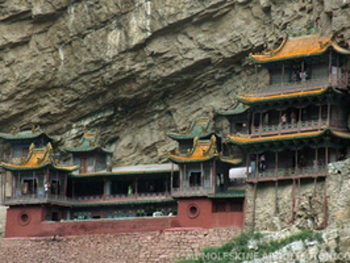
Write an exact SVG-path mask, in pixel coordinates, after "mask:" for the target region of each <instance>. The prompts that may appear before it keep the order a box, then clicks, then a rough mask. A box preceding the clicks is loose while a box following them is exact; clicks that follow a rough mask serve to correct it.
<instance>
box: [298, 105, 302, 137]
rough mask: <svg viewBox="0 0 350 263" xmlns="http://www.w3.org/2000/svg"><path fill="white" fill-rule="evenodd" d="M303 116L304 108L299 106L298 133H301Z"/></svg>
mask: <svg viewBox="0 0 350 263" xmlns="http://www.w3.org/2000/svg"><path fill="white" fill-rule="evenodd" d="M301 117H302V108H301V107H300V108H299V122H298V123H299V125H298V126H299V127H298V133H300V129H301Z"/></svg>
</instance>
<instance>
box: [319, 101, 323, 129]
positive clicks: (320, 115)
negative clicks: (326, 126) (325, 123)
mask: <svg viewBox="0 0 350 263" xmlns="http://www.w3.org/2000/svg"><path fill="white" fill-rule="evenodd" d="M321 121H322V105H320V107H319V110H318V130H321Z"/></svg>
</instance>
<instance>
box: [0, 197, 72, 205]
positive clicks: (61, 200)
mask: <svg viewBox="0 0 350 263" xmlns="http://www.w3.org/2000/svg"><path fill="white" fill-rule="evenodd" d="M73 201H74V200H73V199H72V198H69V197H66V196H61V195H50V196H38V195H21V196H11V197H6V199H5V201H4V203H3V204H4V205H31V204H47V203H50V204H52V203H54V204H58V205H71V204H72V202H73Z"/></svg>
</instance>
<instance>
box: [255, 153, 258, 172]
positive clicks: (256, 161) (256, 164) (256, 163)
mask: <svg viewBox="0 0 350 263" xmlns="http://www.w3.org/2000/svg"><path fill="white" fill-rule="evenodd" d="M255 177H257V178H258V177H259V154H256V156H255Z"/></svg>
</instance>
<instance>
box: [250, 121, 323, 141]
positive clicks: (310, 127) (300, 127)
mask: <svg viewBox="0 0 350 263" xmlns="http://www.w3.org/2000/svg"><path fill="white" fill-rule="evenodd" d="M326 127H327V120H323V119H321V120H309V121H299V122H297V123H296V124H292V123H286V124H285V125H281V124H275V125H262V126H259V127H254V128H253V129H252V135H251V137H258V136H269V135H275V134H288V133H299V132H307V131H315V130H320V129H325V128H326Z"/></svg>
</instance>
